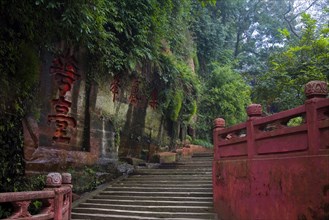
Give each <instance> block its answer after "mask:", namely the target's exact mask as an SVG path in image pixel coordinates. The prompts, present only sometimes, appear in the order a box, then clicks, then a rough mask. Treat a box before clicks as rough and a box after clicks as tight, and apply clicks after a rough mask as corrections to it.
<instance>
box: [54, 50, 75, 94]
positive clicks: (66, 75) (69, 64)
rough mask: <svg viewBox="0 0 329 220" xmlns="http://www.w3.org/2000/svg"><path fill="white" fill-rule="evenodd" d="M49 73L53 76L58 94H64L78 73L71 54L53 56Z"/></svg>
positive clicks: (69, 88)
mask: <svg viewBox="0 0 329 220" xmlns="http://www.w3.org/2000/svg"><path fill="white" fill-rule="evenodd" d="M50 74H52V75H54V76H55V81H56V82H57V84H58V88H59V91H60V94H59V95H60V96H64V95H65V94H66V93H67V92H68V91H70V90H71V88H72V84H73V82H74V81H76V80H77V79H78V78H79V77H80V75H79V74H78V73H77V67H76V62H75V60H74V58H73V56H68V55H67V56H65V57H63V56H61V57H58V58H55V59H54V60H53V62H52V66H51V67H50Z"/></svg>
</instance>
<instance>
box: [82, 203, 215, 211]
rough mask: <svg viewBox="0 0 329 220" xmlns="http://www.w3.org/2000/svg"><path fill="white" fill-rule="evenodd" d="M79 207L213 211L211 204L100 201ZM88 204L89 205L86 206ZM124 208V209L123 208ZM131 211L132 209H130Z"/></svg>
mask: <svg viewBox="0 0 329 220" xmlns="http://www.w3.org/2000/svg"><path fill="white" fill-rule="evenodd" d="M80 205H81V207H80V208H94V207H93V206H102V207H103V208H106V207H113V208H114V207H116V208H123V207H126V208H136V209H137V208H142V209H143V208H144V209H181V210H186V209H204V210H210V211H213V207H212V206H179V205H122V204H100V203H90V202H86V203H80ZM87 206H89V207H87ZM123 210H126V209H123ZM131 211H132V210H131Z"/></svg>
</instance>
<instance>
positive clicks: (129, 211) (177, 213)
mask: <svg viewBox="0 0 329 220" xmlns="http://www.w3.org/2000/svg"><path fill="white" fill-rule="evenodd" d="M74 210H75V211H76V210H85V211H88V210H89V211H96V210H99V211H103V212H117V213H120V212H122V213H131V214H156V215H172V214H175V215H187V216H189V215H192V216H196V215H201V216H202V215H204V216H210V215H215V213H212V212H156V211H131V210H125V209H123V210H122V209H100V208H82V207H77V208H75V209H74ZM75 211H74V212H75ZM86 214H88V213H86Z"/></svg>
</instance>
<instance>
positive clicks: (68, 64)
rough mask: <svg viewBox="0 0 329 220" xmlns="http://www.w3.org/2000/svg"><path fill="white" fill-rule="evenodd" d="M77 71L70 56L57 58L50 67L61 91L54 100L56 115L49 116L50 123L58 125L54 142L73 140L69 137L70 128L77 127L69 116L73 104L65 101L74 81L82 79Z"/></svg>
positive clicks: (74, 62)
mask: <svg viewBox="0 0 329 220" xmlns="http://www.w3.org/2000/svg"><path fill="white" fill-rule="evenodd" d="M77 69H78V68H77V65H76V61H75V59H74V57H73V56H71V55H69V54H66V55H65V56H60V57H57V58H55V59H54V60H53V62H52V66H51V67H50V74H52V75H54V79H55V81H56V83H57V85H58V90H59V98H58V99H53V100H52V104H53V106H54V108H55V112H56V114H55V115H48V123H51V122H55V123H56V131H55V134H54V136H53V141H54V142H62V143H64V142H67V143H69V142H70V140H71V138H70V137H69V136H67V135H68V131H69V129H70V128H75V127H76V126H77V123H76V121H75V119H74V118H73V117H70V116H67V114H68V113H69V111H70V107H71V102H70V101H68V100H66V99H65V95H66V93H67V92H69V91H71V89H72V84H73V83H74V81H76V80H77V79H78V78H79V77H80V75H79V74H78V73H77Z"/></svg>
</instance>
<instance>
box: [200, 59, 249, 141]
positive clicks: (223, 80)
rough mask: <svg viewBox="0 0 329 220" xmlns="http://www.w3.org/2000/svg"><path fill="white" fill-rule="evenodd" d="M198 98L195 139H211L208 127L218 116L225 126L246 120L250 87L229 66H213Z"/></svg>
mask: <svg viewBox="0 0 329 220" xmlns="http://www.w3.org/2000/svg"><path fill="white" fill-rule="evenodd" d="M205 88H206V89H205V90H204V91H203V93H202V95H201V101H200V104H199V115H198V123H197V128H198V130H199V133H198V136H199V137H201V138H202V139H206V140H210V136H211V132H210V131H211V125H212V123H213V120H214V119H215V118H218V117H222V118H224V119H225V121H226V124H227V125H233V124H236V123H239V122H242V121H245V120H246V111H245V109H246V107H247V106H248V105H249V104H250V103H251V101H250V92H251V91H250V87H249V86H248V85H247V84H246V83H245V82H244V80H243V78H242V77H241V75H239V74H238V73H237V72H235V71H234V70H233V69H232V66H230V65H226V66H220V65H219V64H213V71H212V73H211V75H210V76H209V79H208V80H207V82H206V86H205Z"/></svg>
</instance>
